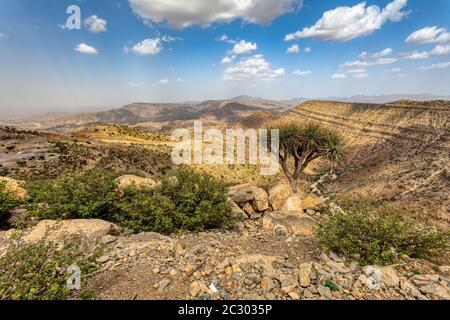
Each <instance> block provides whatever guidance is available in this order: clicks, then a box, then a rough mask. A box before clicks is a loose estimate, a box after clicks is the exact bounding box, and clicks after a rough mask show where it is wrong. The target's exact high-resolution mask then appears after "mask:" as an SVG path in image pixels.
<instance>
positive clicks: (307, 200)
mask: <svg viewBox="0 0 450 320" xmlns="http://www.w3.org/2000/svg"><path fill="white" fill-rule="evenodd" d="M322 204H323V199H322V198H319V197H318V196H316V195H314V194H307V195H305V196H304V197H303V198H302V207H303V210H306V209H313V208H316V207H317V206H320V205H322Z"/></svg>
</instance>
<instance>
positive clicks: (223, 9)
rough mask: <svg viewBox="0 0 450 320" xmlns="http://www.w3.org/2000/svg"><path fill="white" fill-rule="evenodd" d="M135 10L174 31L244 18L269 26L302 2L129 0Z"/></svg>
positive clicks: (276, 0) (263, 0)
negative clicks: (165, 24)
mask: <svg viewBox="0 0 450 320" xmlns="http://www.w3.org/2000/svg"><path fill="white" fill-rule="evenodd" d="M129 2H130V5H131V8H132V9H133V11H134V12H135V13H136V14H137V15H138V16H139V17H141V18H142V19H144V20H145V21H148V22H154V23H164V22H165V23H167V24H168V25H169V26H171V27H174V28H187V27H190V26H193V25H200V26H203V27H207V26H210V25H211V24H213V23H228V22H231V21H233V20H236V19H242V20H243V21H245V22H248V23H255V24H263V25H264V24H269V23H270V22H272V21H273V20H274V19H276V18H277V17H279V16H281V15H283V14H285V13H289V12H296V11H298V10H299V9H300V7H301V5H302V2H303V0H215V1H211V0H191V1H189V5H186V3H185V2H184V1H180V0H129Z"/></svg>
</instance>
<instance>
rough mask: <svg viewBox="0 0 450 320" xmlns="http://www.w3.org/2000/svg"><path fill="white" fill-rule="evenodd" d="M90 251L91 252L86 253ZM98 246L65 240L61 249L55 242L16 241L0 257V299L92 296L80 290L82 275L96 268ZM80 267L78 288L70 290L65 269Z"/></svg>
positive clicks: (82, 280)
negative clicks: (95, 247) (25, 242)
mask: <svg viewBox="0 0 450 320" xmlns="http://www.w3.org/2000/svg"><path fill="white" fill-rule="evenodd" d="M89 252H91V253H89ZM99 253H100V251H99V249H97V250H93V248H92V247H91V246H89V245H87V244H86V243H83V242H82V241H81V240H79V239H73V240H71V242H69V243H66V244H65V246H64V248H63V249H62V250H61V249H60V248H58V245H57V244H55V243H51V242H50V243H46V242H40V243H37V244H24V243H18V242H16V243H15V244H13V245H12V246H11V247H10V248H9V250H8V251H7V253H6V255H4V256H3V257H1V258H0V300H62V299H67V298H86V297H92V293H91V292H89V291H87V290H84V289H83V288H84V287H85V282H86V276H88V275H89V274H91V273H92V272H93V271H95V270H96V269H97V268H98V265H97V264H96V259H97V257H98V256H99ZM73 264H75V265H77V266H78V267H79V268H80V270H81V290H80V291H71V290H70V289H69V288H68V287H67V279H68V278H69V277H70V276H71V274H70V273H68V271H67V270H68V268H69V266H71V265H73Z"/></svg>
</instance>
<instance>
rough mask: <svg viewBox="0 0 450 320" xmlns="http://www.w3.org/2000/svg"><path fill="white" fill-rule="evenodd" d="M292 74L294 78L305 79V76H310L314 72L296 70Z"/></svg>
mask: <svg viewBox="0 0 450 320" xmlns="http://www.w3.org/2000/svg"><path fill="white" fill-rule="evenodd" d="M292 74H293V75H294V76H299V77H304V76H308V75H310V74H312V71H311V70H306V71H301V70H295V71H294V72H293V73H292Z"/></svg>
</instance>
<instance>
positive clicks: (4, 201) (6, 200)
mask: <svg viewBox="0 0 450 320" xmlns="http://www.w3.org/2000/svg"><path fill="white" fill-rule="evenodd" d="M19 203H20V200H19V199H18V198H17V197H16V195H15V194H14V193H12V192H10V191H8V190H7V189H6V182H4V181H0V227H1V226H3V225H4V223H5V222H6V220H7V218H8V214H9V212H10V211H11V210H12V209H14V208H15V207H17V206H18V205H19Z"/></svg>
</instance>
